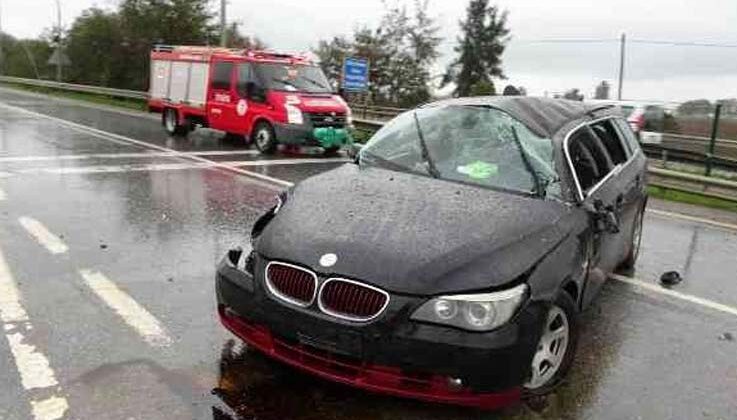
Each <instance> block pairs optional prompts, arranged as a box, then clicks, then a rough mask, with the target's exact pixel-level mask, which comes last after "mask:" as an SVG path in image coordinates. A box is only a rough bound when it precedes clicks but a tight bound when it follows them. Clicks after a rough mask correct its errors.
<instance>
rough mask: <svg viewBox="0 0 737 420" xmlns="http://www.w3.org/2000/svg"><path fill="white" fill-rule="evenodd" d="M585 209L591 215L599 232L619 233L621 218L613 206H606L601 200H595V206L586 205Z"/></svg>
mask: <svg viewBox="0 0 737 420" xmlns="http://www.w3.org/2000/svg"><path fill="white" fill-rule="evenodd" d="M584 208H585V209H586V211H587V212H588V213H589V214H591V216H592V218H593V221H594V229H596V231H597V232H608V233H612V234H614V233H619V217H617V213H615V212H614V207H613V206H604V203H603V202H602V201H601V200H594V203H593V205H592V204H591V203H584Z"/></svg>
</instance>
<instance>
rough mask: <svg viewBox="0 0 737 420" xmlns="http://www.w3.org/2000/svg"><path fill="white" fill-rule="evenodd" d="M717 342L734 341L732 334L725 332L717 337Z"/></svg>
mask: <svg viewBox="0 0 737 420" xmlns="http://www.w3.org/2000/svg"><path fill="white" fill-rule="evenodd" d="M719 341H734V336H733V335H732V333H728V332H725V333H724V334H722V335H720V336H719Z"/></svg>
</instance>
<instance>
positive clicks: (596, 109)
mask: <svg viewBox="0 0 737 420" xmlns="http://www.w3.org/2000/svg"><path fill="white" fill-rule="evenodd" d="M617 106H618V105H614V104H602V105H597V106H595V107H593V108H590V109H589V110H587V111H586V115H588V116H590V117H593V116H594V114H595V113H597V112H599V111H603V110H605V109H611V108H616V107H617Z"/></svg>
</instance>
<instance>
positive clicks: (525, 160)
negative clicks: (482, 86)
mask: <svg viewBox="0 0 737 420" xmlns="http://www.w3.org/2000/svg"><path fill="white" fill-rule="evenodd" d="M359 161H360V164H361V165H362V166H381V167H384V168H387V169H392V170H399V171H406V172H412V173H417V174H422V175H426V176H432V177H436V178H441V179H445V180H449V181H457V182H463V183H469V184H474V185H479V186H483V187H489V188H498V189H504V190H511V191H516V192H522V193H527V194H531V195H536V196H539V197H547V196H555V197H560V185H559V182H558V181H559V178H558V175H557V173H556V171H555V165H554V161H553V144H552V141H551V140H550V139H547V138H544V137H539V136H537V135H536V134H534V133H533V132H532V131H530V130H529V129H528V128H527V127H526V126H525V125H524V124H522V123H521V122H519V121H517V120H516V119H514V118H513V117H512V116H510V115H509V114H507V113H505V112H503V111H500V110H497V109H494V108H489V107H478V106H445V107H432V108H423V109H418V110H416V111H409V112H407V113H404V114H402V115H400V116H399V117H397V118H396V119H394V120H392V121H391V122H390V123H388V124H386V125H385V126H384V127H383V128H382V129H381V130H379V131H378V132H377V133H376V134H375V135H374V137H372V138H371V140H370V141H369V142H368V144H367V145H366V147H364V148H363V150H362V151H361V154H360V160H359Z"/></svg>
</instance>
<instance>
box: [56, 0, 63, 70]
mask: <svg viewBox="0 0 737 420" xmlns="http://www.w3.org/2000/svg"><path fill="white" fill-rule="evenodd" d="M61 54H62V53H61V2H60V0H56V81H57V82H61V66H62V61H61Z"/></svg>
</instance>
